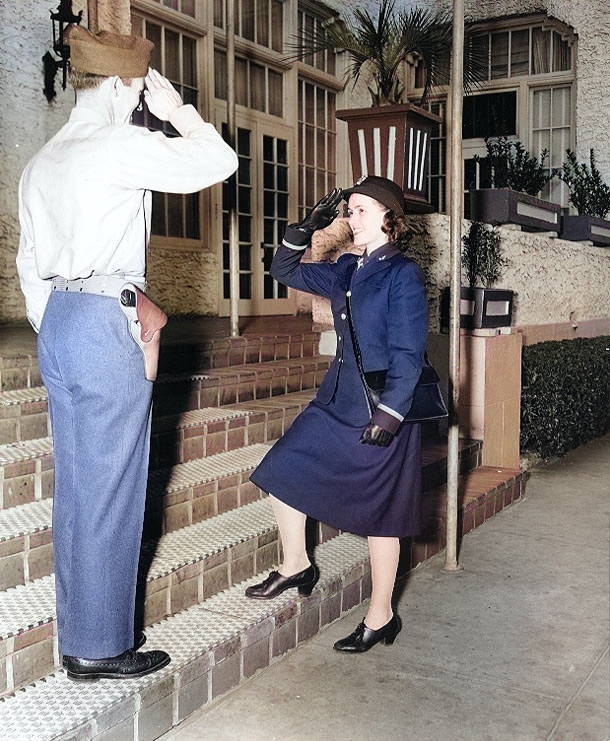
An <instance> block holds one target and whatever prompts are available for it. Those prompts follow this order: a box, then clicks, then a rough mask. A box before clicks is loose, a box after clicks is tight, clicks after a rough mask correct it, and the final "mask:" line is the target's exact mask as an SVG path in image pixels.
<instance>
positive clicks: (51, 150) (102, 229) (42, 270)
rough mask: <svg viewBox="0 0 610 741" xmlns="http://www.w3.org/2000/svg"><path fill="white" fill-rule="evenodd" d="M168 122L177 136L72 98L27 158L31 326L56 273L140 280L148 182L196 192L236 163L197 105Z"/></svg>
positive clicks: (23, 203) (25, 268) (22, 187)
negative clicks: (59, 123)
mask: <svg viewBox="0 0 610 741" xmlns="http://www.w3.org/2000/svg"><path fill="white" fill-rule="evenodd" d="M169 120H170V123H171V124H172V125H173V126H174V128H175V129H176V130H177V131H178V132H179V133H180V134H181V136H180V137H167V136H165V135H164V134H162V133H160V132H151V131H149V130H148V129H145V128H142V127H139V126H132V125H130V124H110V123H109V122H108V121H107V120H104V118H103V116H101V115H100V114H99V113H98V112H96V111H95V110H94V109H91V108H87V107H79V106H78V105H77V106H76V107H75V108H74V109H73V111H72V113H71V115H70V119H69V121H68V123H67V124H66V125H65V126H64V127H63V128H62V129H61V130H60V131H59V132H58V133H57V134H56V135H55V136H54V137H53V138H52V139H51V140H50V141H49V142H47V144H46V145H45V146H44V147H43V148H42V149H41V150H40V151H39V152H38V153H37V154H36V155H35V156H34V157H33V158H32V160H31V161H30V162H29V163H28V165H27V166H26V168H25V170H24V172H23V175H22V176H21V181H20V184H19V215H20V224H21V238H20V243H19V252H18V255H17V268H18V272H19V278H20V281H21V288H22V290H23V293H24V295H25V300H26V312H27V317H28V319H29V320H30V323H31V324H32V326H33V327H34V329H35V330H36V331H38V329H39V327H40V322H41V320H42V315H43V313H44V310H45V306H46V303H47V300H48V297H49V295H50V292H51V281H52V278H54V277H55V276H62V277H63V278H68V279H70V280H71V279H75V278H88V277H90V276H91V275H121V276H122V275H125V276H129V277H130V278H132V279H134V280H137V279H140V280H142V279H143V277H144V275H145V268H146V247H147V245H148V240H149V236H150V210H151V200H152V199H151V194H150V191H151V190H156V191H161V192H166V193H193V192H195V191H198V190H201V189H202V188H206V187H208V186H210V185H213V184H214V183H219V182H222V181H223V180H225V179H226V178H227V177H229V176H230V175H231V174H232V173H233V172H235V170H236V169H237V164H238V161H237V155H236V154H235V152H234V151H233V150H232V149H231V148H230V147H229V146H228V145H227V144H226V143H225V142H224V140H223V139H222V137H221V136H220V134H219V133H218V132H217V131H216V129H215V128H214V127H213V126H212V125H211V124H209V123H206V122H205V121H204V120H203V119H202V118H201V116H200V115H199V114H198V113H197V111H196V110H195V108H193V106H191V105H183V106H181V107H179V108H178V109H176V110H175V111H174V112H173V113H172V114H171V116H170V119H169Z"/></svg>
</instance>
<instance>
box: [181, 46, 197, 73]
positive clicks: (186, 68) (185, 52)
mask: <svg viewBox="0 0 610 741" xmlns="http://www.w3.org/2000/svg"><path fill="white" fill-rule="evenodd" d="M196 74H197V73H196V70H195V39H191V38H189V37H188V36H183V37H182V82H183V83H184V84H185V85H194V84H195V79H196Z"/></svg>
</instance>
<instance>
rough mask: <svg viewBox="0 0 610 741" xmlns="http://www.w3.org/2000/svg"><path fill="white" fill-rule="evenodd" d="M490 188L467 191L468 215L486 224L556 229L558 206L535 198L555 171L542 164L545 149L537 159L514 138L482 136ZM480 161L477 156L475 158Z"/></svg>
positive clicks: (537, 229)
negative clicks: (487, 137) (487, 161)
mask: <svg viewBox="0 0 610 741" xmlns="http://www.w3.org/2000/svg"><path fill="white" fill-rule="evenodd" d="M485 146H486V149H487V159H488V160H489V164H490V166H491V181H492V187H491V188H482V189H479V190H471V191H470V218H471V219H473V220H475V221H484V222H487V223H488V224H518V225H519V226H521V227H523V228H524V229H528V230H532V231H554V232H559V229H560V227H561V224H560V215H561V206H559V205H558V204H555V203H551V202H550V201H545V200H543V199H542V198H538V194H539V193H540V191H541V190H542V189H543V188H544V186H545V185H546V184H547V183H548V181H549V180H551V179H552V178H553V177H554V176H555V173H554V172H553V171H552V170H548V169H547V168H546V167H545V160H546V158H547V156H548V152H547V151H546V150H543V151H542V152H541V153H540V157H539V158H537V157H535V156H533V155H532V154H530V153H529V152H528V151H527V150H526V148H525V147H524V146H523V144H522V143H521V142H520V141H519V140H517V139H509V138H508V137H506V136H500V137H497V138H493V139H486V140H485ZM475 159H476V160H477V161H480V158H479V157H475Z"/></svg>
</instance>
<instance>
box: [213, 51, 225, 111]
mask: <svg viewBox="0 0 610 741" xmlns="http://www.w3.org/2000/svg"><path fill="white" fill-rule="evenodd" d="M214 95H215V96H216V97H217V98H220V100H226V99H227V55H226V54H225V53H224V52H223V51H214Z"/></svg>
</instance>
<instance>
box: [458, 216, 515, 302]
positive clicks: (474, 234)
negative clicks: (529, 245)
mask: <svg viewBox="0 0 610 741" xmlns="http://www.w3.org/2000/svg"><path fill="white" fill-rule="evenodd" d="M500 242H501V238H500V233H499V232H498V230H497V229H496V228H495V227H492V226H491V225H489V224H483V223H482V222H480V221H473V222H472V224H471V226H470V230H469V231H468V234H466V235H464V236H463V237H462V243H463V245H464V246H463V248H462V267H463V268H464V269H465V270H466V275H467V278H468V285H469V286H470V288H474V287H475V286H476V285H477V282H478V283H480V284H481V285H482V286H483V287H484V288H491V287H492V286H493V285H494V283H496V282H497V281H498V278H499V277H500V274H501V272H502V268H503V267H504V265H506V260H505V259H504V258H503V257H502V249H501V245H500Z"/></svg>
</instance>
